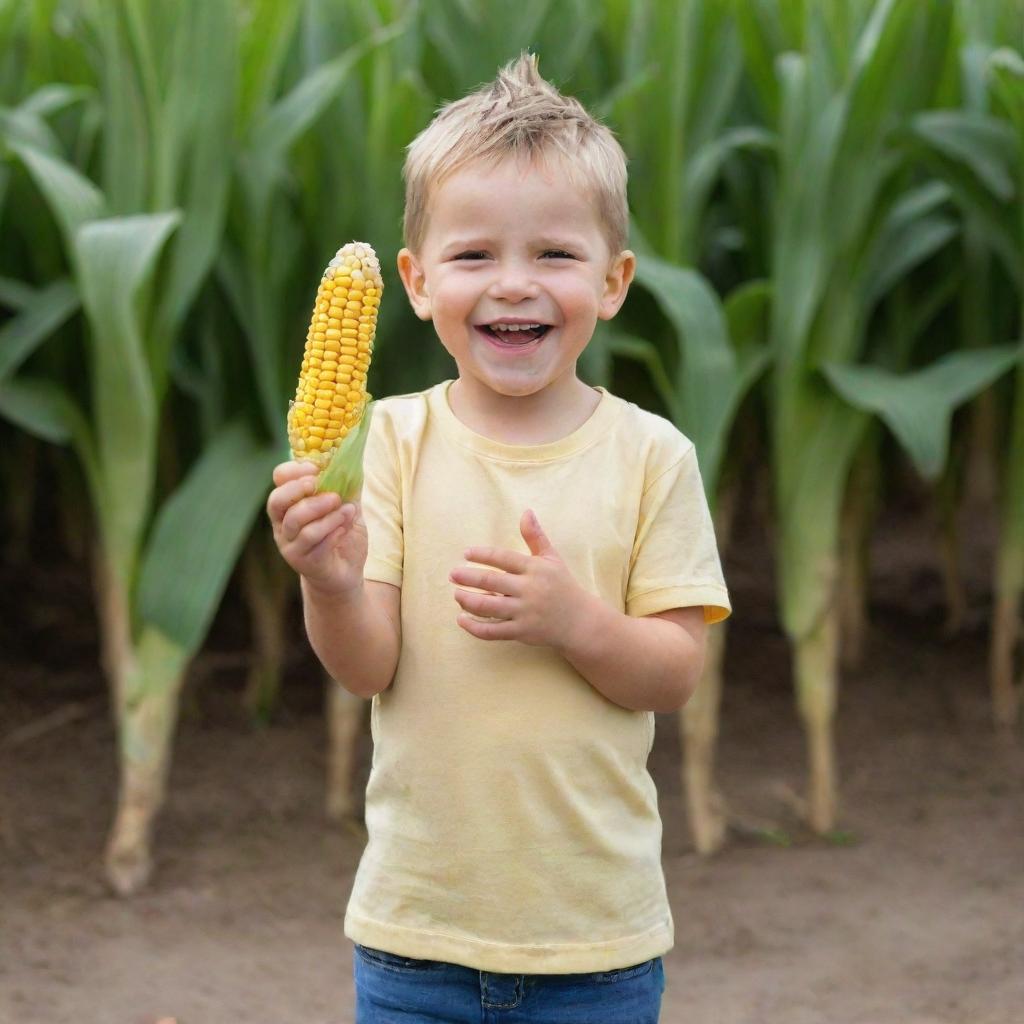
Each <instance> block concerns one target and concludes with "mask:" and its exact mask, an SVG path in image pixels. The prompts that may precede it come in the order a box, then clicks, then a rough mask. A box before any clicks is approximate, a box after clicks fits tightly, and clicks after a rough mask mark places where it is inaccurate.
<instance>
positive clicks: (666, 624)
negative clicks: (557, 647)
mask: <svg viewBox="0 0 1024 1024" xmlns="http://www.w3.org/2000/svg"><path fill="white" fill-rule="evenodd" d="M586 597H587V599H588V602H589V603H590V607H589V608H588V609H587V611H586V615H585V618H584V621H583V623H582V624H581V625H580V627H579V628H578V630H576V631H575V633H574V634H573V635H572V636H570V637H568V638H567V643H566V645H565V646H564V647H563V648H562V654H563V655H564V657H565V658H566V660H567V661H568V662H569V664H571V665H572V666H573V668H575V669H576V671H577V672H579V674H580V675H581V676H583V678H584V679H586V680H587V682H588V683H590V685H591V686H593V687H594V689H595V690H599V691H600V692H601V693H603V694H604V695H605V696H606V697H607V698H608V699H609V700H611V701H614V702H615V703H616V704H620V705H621V706H622V707H624V708H629V709H630V710H632V711H660V712H669V711H678V710H679V708H681V707H682V706H683V705H684V704H685V703H686V702H687V701H688V700H689V699H690V698H691V697H692V696H693V693H694V691H695V690H696V689H697V683H698V682H700V675H701V672H702V670H703V668H704V652H705V648H706V636H707V628H708V627H707V624H706V623H705V621H704V607H703V605H701V606H697V607H693V608H672V609H670V610H669V611H665V612H657V613H656V614H654V615H644V616H641V617H639V618H637V617H634V616H631V615H624V614H623V613H622V612H618V611H616V610H615V609H614V608H612V607H610V606H609V605H607V604H605V603H604V602H603V601H602V600H601V599H600V598H598V597H595V596H594V595H593V594H586Z"/></svg>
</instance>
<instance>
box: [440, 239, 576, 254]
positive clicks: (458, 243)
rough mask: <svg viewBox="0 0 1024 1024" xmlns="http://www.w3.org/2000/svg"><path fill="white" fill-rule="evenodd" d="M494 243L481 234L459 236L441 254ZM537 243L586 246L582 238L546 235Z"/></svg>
mask: <svg viewBox="0 0 1024 1024" xmlns="http://www.w3.org/2000/svg"><path fill="white" fill-rule="evenodd" d="M493 244H494V243H493V241H492V240H490V239H486V238H482V237H480V236H476V237H472V236H470V237H467V238H457V239H455V240H454V241H453V242H450V243H449V244H448V245H446V246H445V247H444V248H443V249H442V250H441V254H442V255H448V254H450V253H453V252H465V251H473V250H476V249H489V248H491V246H492V245H493ZM536 245H537V248H539V249H583V248H585V245H586V243H585V242H584V241H583V239H582V238H555V237H554V236H546V237H542V238H538V239H537V240H536Z"/></svg>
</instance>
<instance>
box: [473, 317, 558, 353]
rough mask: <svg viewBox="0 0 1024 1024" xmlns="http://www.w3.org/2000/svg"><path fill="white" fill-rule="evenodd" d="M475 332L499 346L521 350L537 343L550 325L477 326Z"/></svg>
mask: <svg viewBox="0 0 1024 1024" xmlns="http://www.w3.org/2000/svg"><path fill="white" fill-rule="evenodd" d="M477 330H478V331H480V332H481V333H482V334H485V335H486V336H487V337H488V338H490V339H491V340H493V341H495V342H496V343H497V344H499V345H503V346H507V347H509V348H521V347H522V346H524V345H529V344H530V343H531V342H533V341H539V340H540V339H541V338H543V337H544V335H545V334H547V333H548V331H550V330H551V325H550V324H539V323H537V324H479V325H477Z"/></svg>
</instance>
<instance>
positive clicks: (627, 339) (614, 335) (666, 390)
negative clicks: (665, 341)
mask: <svg viewBox="0 0 1024 1024" xmlns="http://www.w3.org/2000/svg"><path fill="white" fill-rule="evenodd" d="M608 347H609V350H610V351H611V354H612V355H613V356H618V357H620V358H622V359H632V360H633V361H634V362H637V363H640V364H641V365H642V366H644V367H646V368H647V372H648V373H649V374H650V377H651V383H652V384H653V385H654V388H655V390H656V391H657V392H658V396H659V397H660V398H661V400H662V402H663V403H664V405H665V408H666V409H668V410H669V414H670V416H671V417H672V420H673V421H674V422H676V421H678V419H679V418H680V416H681V414H680V410H679V409H678V405H679V396H678V395H677V394H676V390H675V387H674V386H673V384H672V378H671V377H670V376H669V374H668V371H667V370H666V369H665V364H664V362H663V361H662V358H661V355H660V353H659V352H658V349H657V347H656V346H655V345H654V343H653V342H650V341H647V340H646V339H645V338H637V337H635V336H634V335H632V334H626V333H625V332H623V331H620V330H617V329H615V328H609V331H608Z"/></svg>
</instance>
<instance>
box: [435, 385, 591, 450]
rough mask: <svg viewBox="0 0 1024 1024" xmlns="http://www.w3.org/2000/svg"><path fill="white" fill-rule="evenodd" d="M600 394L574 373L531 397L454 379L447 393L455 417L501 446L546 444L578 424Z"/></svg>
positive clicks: (582, 420) (569, 431)
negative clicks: (505, 392) (499, 392)
mask: <svg viewBox="0 0 1024 1024" xmlns="http://www.w3.org/2000/svg"><path fill="white" fill-rule="evenodd" d="M600 401H601V395H600V393H599V392H597V391H595V390H594V389H593V388H592V387H590V386H589V385H587V384H584V383H583V381H581V380H580V379H579V378H578V377H577V376H576V374H575V373H574V372H570V373H568V374H567V375H566V376H565V378H564V379H563V380H562V381H557V382H552V383H551V384H549V385H548V386H547V387H546V388H543V389H542V390H540V391H538V392H536V393H534V394H532V395H501V394H498V393H497V392H496V391H491V390H490V388H487V387H485V386H483V385H482V384H480V383H479V382H478V381H475V380H473V379H472V378H466V377H460V378H459V379H458V380H456V381H455V382H454V383H453V384H452V386H451V388H450V389H449V391H448V404H449V406H450V407H451V410H452V412H453V413H454V414H455V417H456V419H458V420H459V421H461V422H462V423H463V424H465V425H466V426H467V427H469V429H470V430H472V431H473V432H474V433H477V434H481V435H482V436H484V437H488V438H490V439H491V440H492V441H501V442H503V443H505V444H546V443H548V442H550V441H558V440H561V438H563V437H568V435H569V434H571V433H572V432H573V431H574V430H577V429H578V428H579V427H581V426H582V425H583V424H584V423H585V422H586V421H587V420H588V419H589V418H590V416H591V414H592V413H593V411H594V410H595V409H596V408H597V406H598V403H599V402H600Z"/></svg>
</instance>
